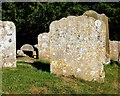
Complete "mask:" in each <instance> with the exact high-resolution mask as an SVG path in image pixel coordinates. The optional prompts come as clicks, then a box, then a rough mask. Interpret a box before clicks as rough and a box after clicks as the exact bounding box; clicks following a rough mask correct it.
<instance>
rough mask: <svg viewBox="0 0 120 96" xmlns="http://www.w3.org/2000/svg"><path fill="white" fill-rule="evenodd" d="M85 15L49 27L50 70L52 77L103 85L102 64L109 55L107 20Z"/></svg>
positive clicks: (104, 17) (63, 20)
mask: <svg viewBox="0 0 120 96" xmlns="http://www.w3.org/2000/svg"><path fill="white" fill-rule="evenodd" d="M87 13H88V14H87V15H85V14H84V15H82V16H68V17H67V18H62V19H60V20H59V21H53V22H52V23H51V24H50V33H49V34H50V63H51V68H50V69H51V72H52V73H54V74H61V75H66V76H69V75H75V76H76V77H80V78H82V79H84V80H88V81H92V80H93V81H98V82H104V77H105V72H104V66H103V64H104V63H106V62H107V58H108V57H107V55H109V39H108V38H109V34H108V18H107V17H106V16H105V15H104V14H102V15H100V14H98V13H97V14H95V15H96V16H98V18H95V17H94V15H89V11H87ZM90 13H96V12H94V11H91V12H90ZM88 15H89V16H88ZM99 16H100V17H101V18H102V19H101V18H100V17H99Z"/></svg>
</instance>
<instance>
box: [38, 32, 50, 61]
mask: <svg viewBox="0 0 120 96" xmlns="http://www.w3.org/2000/svg"><path fill="white" fill-rule="evenodd" d="M49 38H50V37H49V33H42V34H39V35H38V46H37V47H38V57H39V59H42V60H47V61H50V47H49V46H50V41H49Z"/></svg>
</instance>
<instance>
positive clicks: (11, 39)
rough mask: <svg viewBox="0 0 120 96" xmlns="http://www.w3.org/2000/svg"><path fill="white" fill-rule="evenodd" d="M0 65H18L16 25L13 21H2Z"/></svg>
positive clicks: (0, 29)
mask: <svg viewBox="0 0 120 96" xmlns="http://www.w3.org/2000/svg"><path fill="white" fill-rule="evenodd" d="M0 64H1V65H0V67H2V66H3V67H16V27H15V24H14V23H13V22H11V21H0Z"/></svg>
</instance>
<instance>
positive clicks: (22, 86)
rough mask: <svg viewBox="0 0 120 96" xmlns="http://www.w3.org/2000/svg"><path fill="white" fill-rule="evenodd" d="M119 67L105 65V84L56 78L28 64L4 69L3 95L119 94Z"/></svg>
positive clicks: (21, 63) (18, 64)
mask: <svg viewBox="0 0 120 96" xmlns="http://www.w3.org/2000/svg"><path fill="white" fill-rule="evenodd" d="M118 70H120V69H119V68H118V67H115V66H111V65H105V72H106V78H105V82H104V83H102V84H100V83H97V82H88V81H84V80H81V79H80V78H75V77H64V76H55V75H54V74H51V73H49V72H45V71H42V70H38V69H37V68H35V67H33V66H32V65H30V64H28V63H23V62H18V63H17V68H3V70H2V72H3V74H2V91H3V92H2V93H3V94H118V93H119V92H118V90H119V88H120V84H119V83H118Z"/></svg>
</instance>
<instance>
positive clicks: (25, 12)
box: [2, 2, 120, 49]
mask: <svg viewBox="0 0 120 96" xmlns="http://www.w3.org/2000/svg"><path fill="white" fill-rule="evenodd" d="M119 6H120V2H117V3H115V2H112V3H109V2H106V3H105V2H104V3H103V2H101V3H99V2H96V3H94V2H92V3H90V2H4V3H2V20H9V21H13V22H14V23H15V25H16V27H17V49H18V48H20V47H21V46H22V45H23V44H24V43H30V44H36V43H37V36H38V34H40V33H43V32H49V25H50V23H51V22H52V21H54V20H59V19H61V18H62V17H67V16H69V15H75V16H78V15H82V14H83V13H84V12H85V11H86V10H95V11H97V12H98V13H104V14H106V15H107V16H108V17H109V29H110V30H109V31H110V39H111V40H120V32H119V30H120V27H119V21H120V15H119V13H120V7H119Z"/></svg>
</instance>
